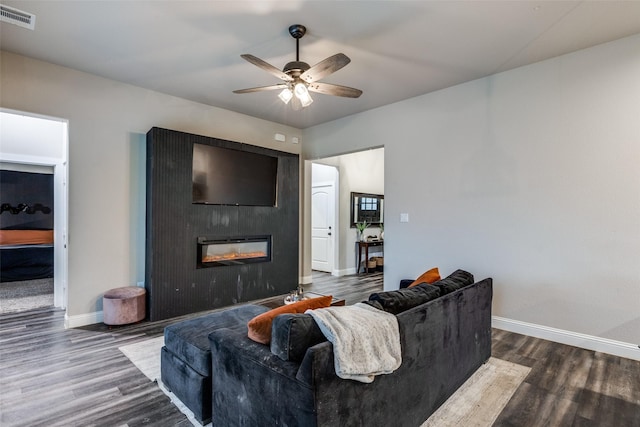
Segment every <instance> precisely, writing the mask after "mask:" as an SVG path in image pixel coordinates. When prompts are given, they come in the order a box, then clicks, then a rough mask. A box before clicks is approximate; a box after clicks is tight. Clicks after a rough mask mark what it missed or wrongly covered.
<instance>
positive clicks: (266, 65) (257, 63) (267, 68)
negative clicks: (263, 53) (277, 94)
mask: <svg viewBox="0 0 640 427" xmlns="http://www.w3.org/2000/svg"><path fill="white" fill-rule="evenodd" d="M240 57H241V58H243V59H245V60H247V61H249V62H251V63H252V64H253V65H255V66H257V67H260V68H262V69H263V70H265V71H266V72H267V73H270V74H273V75H274V76H276V77H277V78H279V79H280V80H284V81H285V82H290V81H292V80H293V78H292V77H291V76H289V75H288V74H285V73H284V72H282V71H281V70H279V69H277V68H276V67H274V66H273V65H271V64H269V63H267V62H264V61H263V60H262V59H260V58H258V57H255V56H253V55H249V54H248V53H245V54H244V55H240Z"/></svg>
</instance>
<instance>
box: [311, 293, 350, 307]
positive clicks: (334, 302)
mask: <svg viewBox="0 0 640 427" xmlns="http://www.w3.org/2000/svg"><path fill="white" fill-rule="evenodd" d="M303 295H304V296H305V297H306V298H318V297H323V296H324V295H322V294H318V293H316V292H311V291H304V294H303ZM331 305H332V306H342V305H347V302H346V301H345V300H344V299H341V298H336V297H333V299H332V300H331Z"/></svg>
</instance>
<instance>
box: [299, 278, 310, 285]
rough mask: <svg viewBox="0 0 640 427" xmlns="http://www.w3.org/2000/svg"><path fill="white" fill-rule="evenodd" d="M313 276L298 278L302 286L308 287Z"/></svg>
mask: <svg viewBox="0 0 640 427" xmlns="http://www.w3.org/2000/svg"><path fill="white" fill-rule="evenodd" d="M312 277H313V276H300V277H299V278H298V281H299V283H300V284H301V285H308V284H309V283H311V280H312Z"/></svg>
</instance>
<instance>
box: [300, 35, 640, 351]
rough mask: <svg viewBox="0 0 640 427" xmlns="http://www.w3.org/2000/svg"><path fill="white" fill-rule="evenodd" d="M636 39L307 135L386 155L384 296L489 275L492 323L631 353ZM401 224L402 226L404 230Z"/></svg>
mask: <svg viewBox="0 0 640 427" xmlns="http://www.w3.org/2000/svg"><path fill="white" fill-rule="evenodd" d="M638 52H640V35H637V36H633V37H629V38H625V39H621V40H618V41H615V42H612V43H608V44H604V45H600V46H596V47H593V48H590V49H585V50H582V51H578V52H575V53H572V54H569V55H564V56H560V57H557V58H554V59H551V60H547V61H543V62H539V63H536V64H533V65H530V66H526V67H522V68H518V69H515V70H512V71H508V72H504V73H500V74H497V75H493V76H490V77H487V78H483V79H479V80H476V81H472V82H469V83H466V84H462V85H459V86H455V87H452V88H449V89H445V90H441V91H438V92H435V93H431V94H427V95H424V96H420V97H416V98H413V99H410V100H407V101H403V102H399V103H396V104H393V105H389V106H386V107H382V108H378V109H375V110H371V111H368V112H365V113H362V114H358V115H355V116H350V117H348V118H346V119H343V120H337V121H334V122H331V123H327V124H324V125H319V126H316V127H313V128H309V129H306V130H305V131H304V133H303V136H304V140H305V142H306V144H305V146H304V147H303V148H304V156H305V158H312V159H315V158H321V157H327V156H331V155H335V154H339V153H343V152H345V151H357V150H361V149H365V148H367V147H371V146H380V145H383V144H384V147H385V214H386V221H385V288H386V289H393V288H396V287H397V286H398V280H399V279H401V278H405V277H415V276H417V275H418V274H420V273H422V272H423V271H425V270H426V269H428V268H430V267H433V266H438V267H440V269H441V271H442V273H444V274H448V273H450V272H452V271H453V270H454V269H456V268H464V269H467V270H469V271H471V272H473V273H474V274H475V275H476V277H478V278H483V277H487V276H492V277H493V278H494V280H495V281H494V291H495V295H494V306H493V310H494V315H497V316H502V317H505V318H509V319H513V320H517V321H521V322H530V323H532V324H537V325H542V326H548V327H552V328H558V329H562V330H566V331H573V332H578V333H583V334H588V335H592V336H595V337H602V338H608V339H612V340H619V341H622V342H626V343H634V344H636V345H637V344H640V317H639V315H640V313H639V310H638V309H639V308H640V287H639V286H638V283H640V262H639V260H640V168H639V167H638V159H640V120H638V117H639V116H638V113H639V112H640V79H639V78H638V76H640V55H639V54H638ZM401 213H408V214H409V219H410V222H408V223H400V222H399V217H400V214H401Z"/></svg>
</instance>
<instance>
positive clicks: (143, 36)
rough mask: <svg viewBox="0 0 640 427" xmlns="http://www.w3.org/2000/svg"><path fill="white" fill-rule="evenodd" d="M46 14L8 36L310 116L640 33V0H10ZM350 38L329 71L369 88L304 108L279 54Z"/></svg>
mask: <svg viewBox="0 0 640 427" xmlns="http://www.w3.org/2000/svg"><path fill="white" fill-rule="evenodd" d="M2 4H5V5H8V6H12V7H14V8H17V9H20V10H23V11H26V12H30V13H33V14H35V15H36V27H35V31H31V30H28V29H24V28H20V27H17V26H14V25H10V24H6V23H4V22H3V23H1V24H0V47H1V48H2V49H3V50H7V51H10V52H15V53H19V54H22V55H25V56H29V57H33V58H37V59H41V60H44V61H48V62H52V63H55V64H60V65H63V66H66V67H70V68H74V69H77V70H82V71H86V72H88V73H92V74H97V75H100V76H103V77H107V78H110V79H113V80H118V81H121V82H125V83H130V84H133V85H136V86H141V87H144V88H148V89H152V90H156V91H159V92H163V93H167V94H171V95H175V96H179V97H181V98H186V99H190V100H193V101H197V102H201V103H204V104H209V105H213V106H216V107H221V108H225V109H228V110H232V111H237V112H240V113H244V114H248V115H251V116H255V117H260V118H263V119H265V120H270V121H273V122H278V123H283V124H287V125H290V126H294V127H297V128H306V127H309V126H313V125H316V124H319V123H324V122H327V121H330V120H334V119H337V118H341V117H345V116H348V115H351V114H355V113H359V112H361V111H365V110H369V109H372V108H376V107H379V106H382V105H386V104H390V103H393V102H397V101H400V100H403V99H407V98H411V97H414V96H418V95H422V94H425V93H428V92H432V91H435V90H439V89H442V88H446V87H449V86H452V85H456V84H459V83H462V82H466V81H470V80H474V79H477V78H480V77H484V76H487V75H491V74H494V73H497V72H500V71H505V70H509V69H512V68H515V67H519V66H522V65H526V64H530V63H533V62H537V61H540V60H543V59H547V58H551V57H554V56H558V55H562V54H565V53H568V52H572V51H575V50H578V49H583V48H586V47H589V46H593V45H596V44H600V43H604V42H608V41H612V40H616V39H619V38H622V37H625V36H629V35H632V34H638V33H640V1H602V2H597V1H596V2H594V1H586V2H579V1H397V0H396V1H392V0H387V1H327V0H325V1H320V0H316V1H283V0H277V1H272V0H269V1H267V0H263V1H260V0H256V1H242V0H233V1H177V0H174V1H113V0H111V1H65V0H61V1H31V0H29V1H9V0H6V1H2ZM291 24H303V25H305V26H306V27H307V34H306V35H305V36H304V37H303V38H302V39H301V41H300V60H302V61H305V62H307V63H309V64H310V65H313V64H315V63H317V62H319V61H321V60H323V59H324V58H326V57H328V56H331V55H333V54H335V53H338V52H342V53H344V54H346V55H347V56H349V57H350V58H351V63H350V64H349V65H347V66H346V67H345V68H343V69H341V70H339V71H338V72H336V73H335V74H332V75H330V76H328V77H326V78H325V79H323V80H322V81H324V82H327V83H334V84H339V85H344V86H352V87H356V88H358V89H361V90H362V91H363V92H364V93H363V95H362V96H361V97H360V98H358V99H349V98H339V97H332V96H327V95H321V94H312V95H313V97H314V100H315V102H314V103H313V104H312V105H311V106H309V107H308V108H305V109H303V110H301V111H293V110H292V109H291V107H290V106H285V105H284V104H282V102H281V101H279V100H278V98H277V94H278V92H277V91H271V92H260V93H250V94H242V95H237V94H233V93H232V90H234V89H242V88H247V87H253V86H263V85H271V84H275V83H277V82H279V81H278V80H277V79H276V78H275V77H273V76H271V75H270V74H268V73H267V72H265V71H263V70H261V69H259V68H257V67H256V66H254V65H252V64H250V63H248V62H246V61H244V60H243V59H241V58H240V54H243V53H250V54H252V55H255V56H257V57H259V58H261V59H263V60H265V61H267V62H268V63H270V64H273V65H274V66H275V67H277V68H280V69H281V68H282V67H283V66H284V64H285V63H287V62H289V61H292V60H294V59H295V40H294V39H293V38H292V37H291V36H290V35H289V33H288V27H289V25H291Z"/></svg>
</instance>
